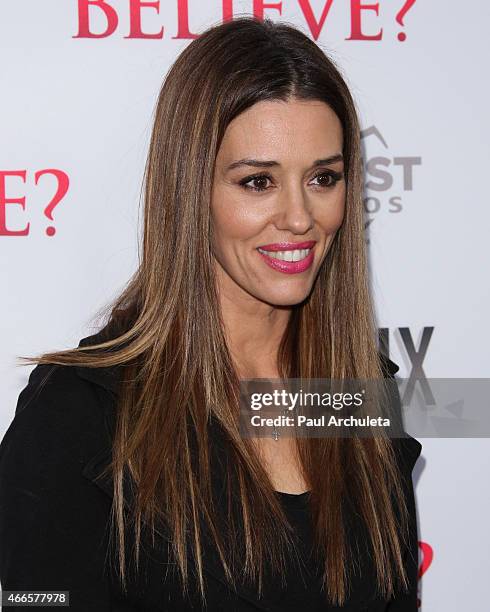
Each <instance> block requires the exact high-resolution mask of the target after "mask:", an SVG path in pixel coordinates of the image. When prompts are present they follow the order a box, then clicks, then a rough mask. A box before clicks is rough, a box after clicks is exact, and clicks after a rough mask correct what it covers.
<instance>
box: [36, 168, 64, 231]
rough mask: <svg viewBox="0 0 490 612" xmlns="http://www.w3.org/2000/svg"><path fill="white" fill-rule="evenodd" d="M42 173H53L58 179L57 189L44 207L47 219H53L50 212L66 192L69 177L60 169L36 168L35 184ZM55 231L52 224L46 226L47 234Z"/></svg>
mask: <svg viewBox="0 0 490 612" xmlns="http://www.w3.org/2000/svg"><path fill="white" fill-rule="evenodd" d="M43 174H53V175H54V176H55V177H56V179H57V181H58V189H57V191H56V193H55V194H54V196H53V198H52V199H51V201H50V202H49V204H48V205H47V206H46V208H45V209H44V214H45V215H46V217H47V218H48V219H50V220H51V221H54V219H53V215H52V212H53V210H54V208H55V207H56V206H57V205H58V204H59V203H60V201H61V200H62V199H63V198H64V197H65V195H66V192H67V191H68V187H69V186H70V179H69V178H68V175H67V174H66V173H65V172H63V171H62V170H55V169H52V168H51V169H48V170H38V171H37V172H36V174H35V182H36V185H37V182H38V180H39V179H40V177H41V176H43ZM55 233H56V228H55V227H53V226H52V225H49V226H48V227H47V228H46V234H47V235H48V236H54V235H55Z"/></svg>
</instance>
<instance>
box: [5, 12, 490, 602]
mask: <svg viewBox="0 0 490 612" xmlns="http://www.w3.org/2000/svg"><path fill="white" fill-rule="evenodd" d="M243 14H255V15H256V16H257V17H259V18H263V17H264V16H267V17H269V18H271V19H273V20H277V21H281V20H284V21H287V22H289V23H292V24H294V25H296V26H297V27H298V28H300V29H301V30H302V31H303V32H305V33H306V34H307V35H308V36H309V37H311V39H312V40H314V41H315V42H316V43H317V44H318V45H319V46H320V47H321V48H322V49H323V50H324V51H325V53H327V54H328V55H329V56H330V57H331V58H332V59H334V61H336V63H337V64H338V65H339V66H340V68H341V70H342V71H343V73H344V75H345V78H346V80H347V82H348V83H349V85H350V87H351V90H352V92H353V95H354V97H355V99H356V102H357V105H358V108H359V112H360V118H361V126H362V137H363V147H364V162H365V179H366V184H365V201H364V203H365V209H366V237H367V240H368V243H369V253H370V267H371V281H372V287H373V292H374V296H375V301H376V307H377V316H378V321H379V326H380V337H381V339H382V341H383V343H384V346H385V348H386V350H388V351H389V355H390V357H391V359H392V360H393V361H395V362H396V363H397V364H398V365H399V366H400V371H399V372H398V375H399V376H400V377H407V378H408V377H410V375H411V373H412V372H414V371H415V370H416V371H417V373H418V375H419V376H421V375H422V376H425V377H427V378H429V377H440V378H453V377H454V378H458V377H460V378H486V377H489V376H490V359H489V357H488V347H489V340H490V332H489V324H488V313H489V312H490V292H489V283H488V264H489V248H488V244H489V233H488V228H489V226H490V206H489V204H490V203H489V202H488V186H487V180H488V176H489V172H488V162H489V144H488V143H489V142H490V133H489V132H490V130H489V124H490V121H489V119H488V107H489V85H488V78H487V76H486V70H485V67H486V65H487V63H488V52H489V43H488V33H487V31H486V29H487V24H488V21H489V18H490V8H489V3H488V2H487V1H486V0H473V1H472V2H467V3H460V2H456V1H452V2H447V1H444V0H432V1H430V2H427V1H423V0H407V1H404V0H380V1H379V2H375V1H374V0H282V1H279V0H275V1H273V0H268V1H267V2H266V1H264V0H247V1H237V0H235V1H233V0H161V1H148V0H146V1H143V0H106V1H102V0H98V1H95V0H93V1H89V0H78V1H77V0H42V1H40V0H24V1H23V2H16V1H11V2H8V1H7V0H3V1H2V2H1V3H0V47H1V54H2V62H1V64H0V91H1V96H0V138H1V147H0V256H1V268H0V269H1V275H2V289H3V290H2V299H1V302H0V321H1V323H0V325H1V335H2V342H1V344H0V375H1V381H2V385H1V390H0V394H1V404H0V405H1V410H0V435H2V436H3V434H4V432H5V431H6V429H7V427H8V425H9V423H10V421H11V419H12V417H13V414H14V410H15V405H16V401H17V396H18V394H19V392H20V390H21V389H22V388H23V386H24V385H25V384H26V381H27V378H28V375H29V371H30V369H31V367H29V366H27V367H25V366H19V365H17V363H18V362H17V361H16V356H17V355H33V354H38V353H40V352H44V351H48V350H54V349H59V348H68V347H70V346H74V345H75V346H76V345H77V344H78V341H79V339H80V338H82V337H84V336H86V335H89V334H90V333H94V332H95V331H97V325H98V321H97V318H96V317H95V316H94V315H95V313H97V311H98V310H99V309H100V308H102V307H103V306H104V305H105V304H106V303H107V302H108V301H109V300H111V299H112V298H114V297H115V295H117V293H118V292H119V291H120V290H121V289H122V287H123V285H124V283H125V282H126V280H127V279H128V278H129V277H130V275H131V274H132V272H133V271H134V269H135V268H136V265H137V261H138V244H137V240H138V235H139V232H140V228H141V204H142V201H141V186H142V176H143V169H144V163H145V155H146V151H147V147H148V142H149V135H150V130H151V124H152V116H153V110H154V105H155V102H156V99H157V95H158V92H159V89H160V86H161V83H162V80H163V78H164V76H165V74H166V72H167V70H168V68H169V66H170V65H171V63H172V62H173V61H174V59H175V58H176V57H177V55H178V54H179V53H180V51H181V50H183V49H184V48H185V47H186V45H188V44H189V42H190V41H191V40H193V39H194V38H196V37H198V36H199V32H201V31H203V30H204V29H205V28H207V27H208V26H210V25H213V24H216V23H220V22H221V21H224V20H227V19H232V18H233V17H234V16H240V15H243ZM419 440H420V442H421V443H422V444H423V451H422V455H421V457H420V459H419V460H418V462H417V464H416V466H415V468H414V472H413V478H414V484H415V490H416V497H417V506H418V513H419V553H420V571H419V576H420V578H419V599H420V607H421V609H423V610H424V611H425V612H441V611H442V610H444V612H460V610H461V609H467V610H478V609H481V608H482V605H483V604H482V602H484V601H485V600H486V597H487V592H486V591H487V577H488V571H489V569H490V558H489V557H490V553H489V550H490V527H489V521H488V516H489V515H490V494H489V493H490V490H489V489H490V486H489V478H488V474H489V473H490V453H489V449H490V445H489V443H488V439H487V438H466V439H462V438H457V437H452V438H440V439H435V438H429V437H427V438H419Z"/></svg>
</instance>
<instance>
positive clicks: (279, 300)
mask: <svg viewBox="0 0 490 612" xmlns="http://www.w3.org/2000/svg"><path fill="white" fill-rule="evenodd" d="M309 294H310V290H309V289H308V290H305V289H303V290H300V289H298V290H295V291H292V290H291V289H289V290H286V289H285V290H284V291H271V292H270V293H267V294H265V295H260V296H257V297H259V299H261V300H262V301H263V302H267V303H268V304H270V305H271V306H296V305H297V304H300V303H301V302H303V300H305V299H306V298H307V297H308V295H309Z"/></svg>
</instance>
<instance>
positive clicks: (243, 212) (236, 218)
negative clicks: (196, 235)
mask: <svg viewBox="0 0 490 612" xmlns="http://www.w3.org/2000/svg"><path fill="white" fill-rule="evenodd" d="M266 218H267V213H266V211H265V210H263V209H261V208H259V207H257V206H254V205H253V204H252V203H251V202H250V201H248V199H247V198H244V199H240V198H238V197H237V196H236V195H235V194H234V195H233V196H232V195H231V194H230V193H227V192H226V190H223V191H217V192H216V194H215V196H214V197H213V203H212V206H211V221H212V224H213V233H214V239H215V241H216V242H217V243H219V244H221V245H223V246H224V244H225V243H226V242H227V241H230V240H247V239H249V238H253V237H254V236H256V235H257V234H258V233H259V232H260V230H261V228H262V227H263V225H264V222H265V221H266Z"/></svg>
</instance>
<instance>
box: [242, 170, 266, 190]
mask: <svg viewBox="0 0 490 612" xmlns="http://www.w3.org/2000/svg"><path fill="white" fill-rule="evenodd" d="M269 180H270V177H268V176H267V175H265V174H258V175H257V176H248V177H247V178H244V179H243V180H241V181H240V185H241V186H242V187H244V188H245V189H251V190H252V191H265V190H266V189H267V181H269ZM250 183H251V184H250Z"/></svg>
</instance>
